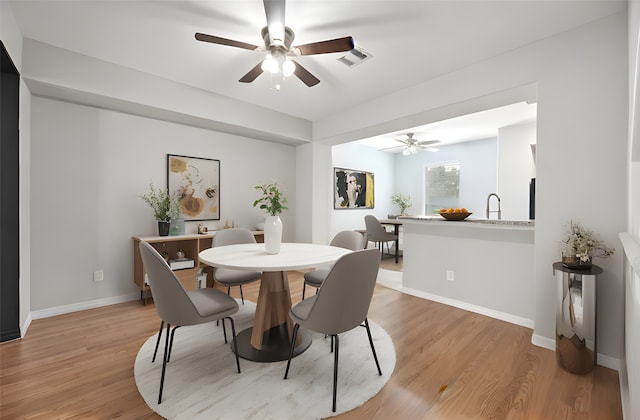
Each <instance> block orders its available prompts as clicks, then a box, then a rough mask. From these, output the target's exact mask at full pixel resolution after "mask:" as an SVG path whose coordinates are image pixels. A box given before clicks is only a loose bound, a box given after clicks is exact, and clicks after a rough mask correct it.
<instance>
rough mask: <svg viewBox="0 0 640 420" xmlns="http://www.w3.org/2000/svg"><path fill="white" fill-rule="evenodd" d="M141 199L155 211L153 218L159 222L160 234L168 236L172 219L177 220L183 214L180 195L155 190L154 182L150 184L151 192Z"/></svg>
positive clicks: (158, 189)
mask: <svg viewBox="0 0 640 420" xmlns="http://www.w3.org/2000/svg"><path fill="white" fill-rule="evenodd" d="M139 197H140V198H141V199H142V200H143V201H144V202H145V203H147V204H148V205H149V207H151V209H152V210H153V216H154V217H155V218H156V220H157V221H158V234H159V235H160V236H168V235H169V228H170V227H171V219H175V218H177V217H178V216H180V213H181V212H182V207H181V204H180V197H179V196H178V194H177V193H172V194H170V193H169V191H167V190H166V189H162V188H155V187H154V186H153V182H150V183H149V192H148V193H147V194H142V195H140V196H139Z"/></svg>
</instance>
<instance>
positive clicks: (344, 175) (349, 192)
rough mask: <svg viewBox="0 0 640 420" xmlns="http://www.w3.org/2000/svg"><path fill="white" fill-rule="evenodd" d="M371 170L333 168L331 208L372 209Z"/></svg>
mask: <svg viewBox="0 0 640 420" xmlns="http://www.w3.org/2000/svg"><path fill="white" fill-rule="evenodd" d="M373 191H374V188H373V172H366V171H358V170H355V169H344V168H333V197H334V198H333V208H334V209H372V208H373V205H374V199H373Z"/></svg>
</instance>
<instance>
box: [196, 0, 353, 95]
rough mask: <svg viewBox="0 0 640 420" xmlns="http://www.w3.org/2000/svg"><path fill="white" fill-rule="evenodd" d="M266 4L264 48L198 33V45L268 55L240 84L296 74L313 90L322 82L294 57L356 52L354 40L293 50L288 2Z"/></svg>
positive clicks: (277, 0) (278, 0) (265, 0)
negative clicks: (287, 21)
mask: <svg viewBox="0 0 640 420" xmlns="http://www.w3.org/2000/svg"><path fill="white" fill-rule="evenodd" d="M263 4H264V11H265V15H266V18H267V26H265V27H264V28H262V31H261V35H262V40H263V41H264V48H263V47H259V46H257V45H253V44H249V43H246V42H241V41H235V40H232V39H227V38H222V37H218V36H214V35H207V34H203V33H196V39H197V40H198V41H203V42H210V43H212V44H218V45H226V46H229V47H235V48H243V49H247V50H253V51H258V52H264V51H267V55H266V57H265V59H264V60H263V61H261V62H260V63H258V64H257V65H256V66H255V67H253V68H252V69H251V70H249V72H248V73H247V74H245V75H244V76H242V77H241V78H240V80H239V81H240V82H242V83H251V82H253V81H254V80H255V79H256V78H257V77H258V76H260V75H261V74H262V73H263V72H269V73H271V74H272V75H276V74H282V76H283V78H286V77H289V76H291V75H292V74H295V75H296V77H297V78H298V79H300V80H301V81H302V82H303V83H304V84H305V85H307V86H308V87H312V86H315V85H317V84H318V83H320V79H318V78H317V77H315V76H314V75H313V74H311V72H309V71H308V70H307V69H305V68H304V67H302V66H301V65H300V63H298V62H296V61H294V60H293V59H292V58H291V57H300V56H305V55H317V54H329V53H336V52H346V51H351V50H353V49H354V48H355V43H354V41H353V38H352V37H350V36H347V37H343V38H336V39H331V40H327V41H319V42H312V43H310V44H304V45H298V46H293V47H292V46H291V44H292V42H293V39H294V38H295V34H294V33H293V30H291V28H289V27H288V26H285V23H284V22H285V20H284V18H285V0H263ZM279 89H280V85H279V84H277V85H276V90H279Z"/></svg>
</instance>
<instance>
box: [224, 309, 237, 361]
mask: <svg viewBox="0 0 640 420" xmlns="http://www.w3.org/2000/svg"><path fill="white" fill-rule="evenodd" d="M227 319H228V320H229V321H231V334H232V338H233V352H234V353H235V354H236V367H237V368H238V373H240V359H239V357H238V340H236V325H235V323H234V322H233V318H231V317H230V316H228V317H227ZM222 325H224V319H223V320H222ZM226 338H227V337H226V336H225V343H226Z"/></svg>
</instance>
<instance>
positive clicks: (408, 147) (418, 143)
mask: <svg viewBox="0 0 640 420" xmlns="http://www.w3.org/2000/svg"><path fill="white" fill-rule="evenodd" d="M413 136H414V133H407V138H406V139H395V140H396V141H399V142H400V143H402V144H403V145H402V146H393V147H387V148H385V149H378V150H391V149H397V148H399V147H403V148H404V150H402V154H403V155H405V156H408V155H414V154H416V153H418V150H426V151H428V152H437V151H438V149H436V148H435V147H432V145H433V144H437V143H440V140H417V139H414V138H413Z"/></svg>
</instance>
